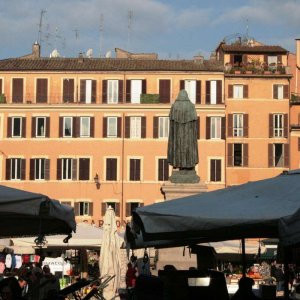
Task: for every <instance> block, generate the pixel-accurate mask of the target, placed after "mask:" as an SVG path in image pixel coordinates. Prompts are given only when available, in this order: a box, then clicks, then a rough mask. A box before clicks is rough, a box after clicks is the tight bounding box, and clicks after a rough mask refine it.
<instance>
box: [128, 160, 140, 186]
mask: <svg viewBox="0 0 300 300" xmlns="http://www.w3.org/2000/svg"><path fill="white" fill-rule="evenodd" d="M129 165H130V169H129V180H130V181H140V180H141V160H140V159H133V158H131V159H130V160H129Z"/></svg>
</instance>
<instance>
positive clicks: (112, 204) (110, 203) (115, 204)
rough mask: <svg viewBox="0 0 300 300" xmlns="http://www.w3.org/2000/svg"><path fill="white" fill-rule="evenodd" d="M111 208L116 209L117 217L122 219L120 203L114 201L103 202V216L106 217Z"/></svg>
mask: <svg viewBox="0 0 300 300" xmlns="http://www.w3.org/2000/svg"><path fill="white" fill-rule="evenodd" d="M109 206H110V207H112V208H113V209H114V211H115V215H116V217H120V203H119V202H114V201H107V202H102V216H104V215H105V212H106V209H107V208H108V207H109Z"/></svg>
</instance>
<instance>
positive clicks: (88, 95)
mask: <svg viewBox="0 0 300 300" xmlns="http://www.w3.org/2000/svg"><path fill="white" fill-rule="evenodd" d="M80 102H81V103H87V104H90V103H95V102H96V80H91V79H81V80H80Z"/></svg>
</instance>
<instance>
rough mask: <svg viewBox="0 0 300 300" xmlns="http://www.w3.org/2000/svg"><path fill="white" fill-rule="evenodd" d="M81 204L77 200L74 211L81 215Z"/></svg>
mask: <svg viewBox="0 0 300 300" xmlns="http://www.w3.org/2000/svg"><path fill="white" fill-rule="evenodd" d="M79 206H80V203H79V202H75V203H74V213H75V216H79Z"/></svg>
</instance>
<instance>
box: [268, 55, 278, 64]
mask: <svg viewBox="0 0 300 300" xmlns="http://www.w3.org/2000/svg"><path fill="white" fill-rule="evenodd" d="M270 64H275V65H277V55H268V65H270Z"/></svg>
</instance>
